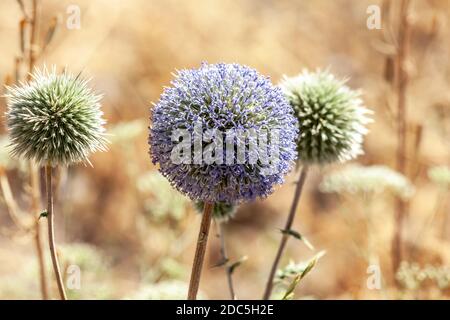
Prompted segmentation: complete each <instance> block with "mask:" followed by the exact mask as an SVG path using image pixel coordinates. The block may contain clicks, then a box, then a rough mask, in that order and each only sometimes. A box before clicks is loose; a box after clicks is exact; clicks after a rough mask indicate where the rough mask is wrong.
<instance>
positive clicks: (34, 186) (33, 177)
mask: <svg viewBox="0 0 450 320" xmlns="http://www.w3.org/2000/svg"><path fill="white" fill-rule="evenodd" d="M28 164H29V171H30V197H31V212H32V216H33V217H35V219H36V220H35V221H36V222H35V225H34V228H35V234H34V244H35V247H36V254H37V258H38V265H39V279H40V284H41V295H42V299H44V300H48V298H49V295H48V287H47V275H46V270H47V269H46V267H45V259H44V253H43V250H42V242H41V225H40V224H39V215H40V212H39V210H40V206H41V205H40V202H41V199H40V196H39V194H40V188H39V174H38V170H37V169H36V168H35V166H34V165H33V164H32V162H31V161H29V163H28Z"/></svg>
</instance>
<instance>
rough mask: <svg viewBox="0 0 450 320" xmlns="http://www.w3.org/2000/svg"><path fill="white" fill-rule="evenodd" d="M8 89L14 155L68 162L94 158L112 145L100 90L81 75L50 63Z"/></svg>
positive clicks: (60, 162) (10, 132) (55, 163)
mask: <svg viewBox="0 0 450 320" xmlns="http://www.w3.org/2000/svg"><path fill="white" fill-rule="evenodd" d="M7 89H8V92H7V94H6V97H7V99H8V111H7V113H6V117H7V124H8V131H9V137H10V140H11V146H12V151H11V152H12V154H13V155H15V156H19V157H24V158H27V159H33V160H35V161H37V162H38V163H46V164H47V163H50V164H52V165H57V164H61V165H65V164H70V163H73V162H80V161H81V162H89V160H88V156H89V155H90V154H91V153H92V152H95V151H99V150H100V151H103V150H105V149H106V144H107V140H106V138H105V133H104V132H105V129H104V127H103V125H104V124H105V121H104V120H103V119H102V115H103V113H102V111H101V110H100V104H99V100H100V96H98V95H96V94H94V93H93V92H92V90H91V89H90V88H89V87H88V81H87V80H84V79H81V78H80V76H79V75H78V76H73V75H71V74H69V73H67V72H64V73H62V74H57V73H56V69H55V68H53V69H52V70H51V71H48V70H47V69H46V68H44V69H43V70H36V71H35V73H34V74H33V79H32V80H31V81H30V82H29V83H20V85H19V86H14V87H8V88H7Z"/></svg>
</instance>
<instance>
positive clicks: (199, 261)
mask: <svg viewBox="0 0 450 320" xmlns="http://www.w3.org/2000/svg"><path fill="white" fill-rule="evenodd" d="M213 206H214V204H213V203H210V202H205V207H204V209H203V214H202V222H201V224H200V231H199V233H198V239H197V248H196V250H195V256H194V262H193V264H192V272H191V280H190V282H189V291H188V300H196V299H197V292H198V287H199V284H200V276H201V273H202V267H203V260H204V258H205V252H206V244H207V243H208V234H209V227H210V226H211V218H212V209H213Z"/></svg>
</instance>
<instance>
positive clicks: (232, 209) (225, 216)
mask: <svg viewBox="0 0 450 320" xmlns="http://www.w3.org/2000/svg"><path fill="white" fill-rule="evenodd" d="M204 207H205V203H204V202H203V201H197V202H196V203H195V209H197V211H198V213H200V214H202V213H203V208H204ZM236 211H237V206H236V205H234V204H228V203H224V202H216V203H214V208H213V211H212V215H213V218H214V219H215V220H217V221H220V222H227V221H228V220H229V219H232V218H233V217H234V215H235V214H236Z"/></svg>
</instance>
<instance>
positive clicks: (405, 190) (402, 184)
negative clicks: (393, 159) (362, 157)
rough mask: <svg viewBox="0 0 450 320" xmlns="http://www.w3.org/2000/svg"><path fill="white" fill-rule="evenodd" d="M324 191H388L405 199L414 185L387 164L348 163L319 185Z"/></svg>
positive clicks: (410, 193)
mask: <svg viewBox="0 0 450 320" xmlns="http://www.w3.org/2000/svg"><path fill="white" fill-rule="evenodd" d="M319 188H320V190H321V191H322V192H326V193H339V194H345V193H348V194H364V195H368V196H373V195H376V194H379V193H381V192H388V193H390V194H393V195H395V196H398V197H401V198H403V199H408V198H410V197H411V196H412V195H413V194H414V186H413V185H412V183H411V182H410V181H409V179H408V178H406V177H405V176H404V175H402V174H401V173H399V172H397V171H394V170H392V169H390V168H388V167H386V166H379V165H376V166H361V165H356V164H354V165H348V166H346V167H344V168H342V169H340V170H338V171H336V172H333V173H331V174H329V175H327V176H326V177H325V178H324V179H323V181H322V182H321V184H320V186H319Z"/></svg>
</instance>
